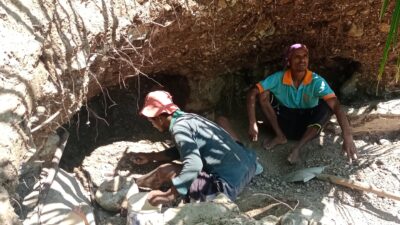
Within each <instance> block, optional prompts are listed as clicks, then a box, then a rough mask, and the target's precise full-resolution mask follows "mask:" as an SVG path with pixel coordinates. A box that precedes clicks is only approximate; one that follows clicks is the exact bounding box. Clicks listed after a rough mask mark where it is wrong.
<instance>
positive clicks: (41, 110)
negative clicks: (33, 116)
mask: <svg viewBox="0 0 400 225" xmlns="http://www.w3.org/2000/svg"><path fill="white" fill-rule="evenodd" d="M36 112H37V114H38V115H39V116H41V115H43V114H44V113H45V112H46V107H44V106H38V107H36Z"/></svg>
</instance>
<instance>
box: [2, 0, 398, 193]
mask: <svg viewBox="0 0 400 225" xmlns="http://www.w3.org/2000/svg"><path fill="white" fill-rule="evenodd" d="M380 4H381V1H379V0H368V1H344V0H337V1H333V0H319V1H312V0H282V1H272V0H267V1H255V0H247V1H237V0H218V1H205V0H201V1H192V0H158V1H147V0H136V1H126V0H113V1H110V0H84V1H82V0H60V1H45V0H32V1H22V0H4V1H1V2H0V30H1V33H0V42H1V43H2V45H1V47H0V65H1V67H0V78H1V79H0V83H1V85H0V87H1V93H0V99H1V100H0V103H1V106H2V107H1V109H2V112H1V114H0V118H1V122H2V123H1V124H0V128H1V131H2V133H3V135H2V137H1V139H0V148H1V149H2V151H1V154H2V157H1V159H2V165H10V166H9V167H6V168H10V169H7V170H6V169H4V167H2V171H4V172H2V173H1V174H2V176H1V177H0V184H2V185H3V186H5V187H6V189H7V190H8V191H9V192H10V193H11V195H13V192H14V191H13V190H14V187H15V183H16V180H17V179H16V178H17V176H16V173H17V172H18V171H20V169H21V168H22V169H23V168H24V165H25V164H26V163H27V162H31V161H32V157H33V156H35V155H37V153H38V152H39V151H40V150H41V148H42V147H43V146H44V145H45V143H46V142H45V141H46V138H47V136H48V135H49V134H51V133H54V130H55V128H57V127H59V126H60V125H61V124H63V123H65V122H67V121H68V119H69V118H71V116H72V115H73V114H74V113H76V112H77V111H79V109H80V107H81V106H82V105H84V104H86V102H87V100H88V99H90V98H92V97H93V96H96V95H98V94H99V93H107V87H111V86H115V85H119V86H120V87H126V84H127V82H129V80H136V81H138V83H139V84H140V80H139V79H143V78H145V77H148V78H149V77H150V78H151V77H152V75H159V74H174V75H179V76H184V77H187V79H188V80H189V82H188V83H189V86H190V90H191V92H190V94H189V95H188V100H187V102H188V107H190V108H191V109H193V110H203V109H204V108H212V107H213V106H215V104H216V102H217V101H218V96H220V94H221V92H222V90H223V88H222V87H223V85H224V81H225V80H224V79H222V78H221V77H220V76H221V75H225V76H226V75H229V76H234V75H235V74H237V73H236V72H237V71H239V70H242V69H247V70H250V71H252V70H253V71H256V70H257V71H260V73H259V75H260V76H263V75H264V74H265V72H271V71H270V70H269V69H266V68H267V67H268V68H271V67H270V66H269V65H275V64H278V63H279V62H280V59H281V56H282V51H283V49H284V48H285V47H286V46H288V45H289V44H291V43H294V42H303V43H305V44H307V45H308V46H309V48H310V50H311V64H312V65H311V67H312V69H314V70H316V71H324V69H325V70H326V68H332V67H337V66H336V65H339V66H340V65H341V64H335V62H337V59H349V60H350V61H352V62H356V63H358V64H359V66H357V68H356V70H357V71H356V72H357V73H354V74H345V75H343V74H332V77H335V75H336V76H341V77H342V80H341V82H346V81H348V82H347V86H348V87H350V88H347V89H346V90H345V91H344V93H346V94H348V95H352V94H357V95H362V94H371V93H374V92H375V85H376V83H377V82H376V75H375V74H376V71H377V65H378V63H379V60H380V57H381V52H382V49H383V45H384V43H385V38H386V35H387V33H388V29H389V25H388V24H389V18H390V15H386V16H385V18H384V20H383V21H382V22H380V21H378V14H379V9H380ZM392 4H393V2H392ZM391 7H392V6H391ZM335 60H336V61H335ZM332 62H333V63H332ZM394 64H395V58H394V56H391V57H390V59H389V63H388V66H387V70H386V71H387V72H386V74H385V76H384V77H383V81H382V82H381V84H380V86H379V89H380V92H379V93H380V95H381V96H393V95H396V94H397V95H398V90H399V84H398V83H396V82H395V78H394V71H395V68H394ZM328 75H329V74H328ZM346 76H349V77H346ZM332 79H333V78H332ZM171 82H173V81H171ZM134 88H139V87H138V86H136V87H134ZM352 89H355V90H357V92H356V93H355V91H351V90H352ZM34 159H37V158H34ZM6 184H7V185H6ZM9 184H11V185H9Z"/></svg>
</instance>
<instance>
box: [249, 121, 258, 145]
mask: <svg viewBox="0 0 400 225" xmlns="http://www.w3.org/2000/svg"><path fill="white" fill-rule="evenodd" d="M249 138H250V140H251V141H257V139H258V126H257V123H256V122H254V123H250V126H249Z"/></svg>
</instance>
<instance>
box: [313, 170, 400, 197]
mask: <svg viewBox="0 0 400 225" xmlns="http://www.w3.org/2000/svg"><path fill="white" fill-rule="evenodd" d="M316 178H318V179H320V180H324V181H329V182H331V183H334V184H338V185H341V186H345V187H349V188H352V189H357V190H360V191H365V192H372V193H374V194H376V195H378V196H380V197H387V198H391V199H395V200H398V201H400V195H399V194H395V193H391V192H388V191H384V190H382V189H380V188H377V187H375V186H373V185H371V184H366V183H362V182H359V181H355V180H350V179H345V178H342V177H337V176H333V175H329V174H319V175H317V176H316Z"/></svg>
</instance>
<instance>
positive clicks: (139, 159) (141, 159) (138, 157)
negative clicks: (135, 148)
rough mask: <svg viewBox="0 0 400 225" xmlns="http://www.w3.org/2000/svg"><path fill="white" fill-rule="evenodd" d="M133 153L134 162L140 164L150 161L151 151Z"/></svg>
mask: <svg viewBox="0 0 400 225" xmlns="http://www.w3.org/2000/svg"><path fill="white" fill-rule="evenodd" d="M131 154H132V158H131V160H132V162H133V163H135V164H138V165H143V164H146V163H149V162H150V160H152V159H151V157H150V153H143V152H140V153H131Z"/></svg>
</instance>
